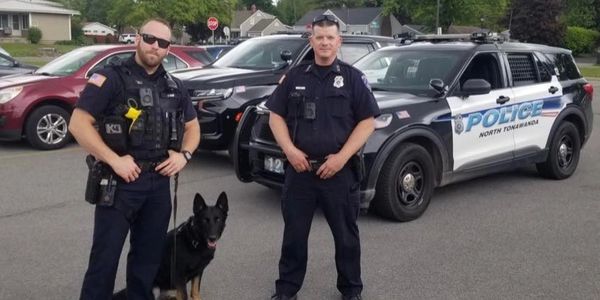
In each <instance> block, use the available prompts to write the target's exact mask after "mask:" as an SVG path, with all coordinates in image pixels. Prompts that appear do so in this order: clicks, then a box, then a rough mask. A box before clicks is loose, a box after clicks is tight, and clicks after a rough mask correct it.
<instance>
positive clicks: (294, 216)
mask: <svg viewBox="0 0 600 300" xmlns="http://www.w3.org/2000/svg"><path fill="white" fill-rule="evenodd" d="M310 44H311V46H312V49H313V51H314V56H315V59H314V61H312V62H309V63H305V64H300V65H299V66H297V67H295V68H292V69H291V70H290V71H289V72H288V74H287V75H286V76H285V77H284V78H282V80H281V81H280V84H279V86H278V87H277V89H276V90H275V92H274V93H273V95H271V97H270V98H269V100H268V101H267V104H266V106H267V107H268V108H269V109H270V111H271V113H270V120H269V125H270V127H271V130H272V132H273V136H274V137H275V139H276V140H277V143H278V144H279V146H280V147H281V148H282V150H283V152H284V153H285V156H286V158H287V162H288V166H287V168H286V170H285V184H284V187H283V196H282V201H281V206H282V208H281V209H282V213H283V220H284V223H285V227H284V233H283V245H282V247H281V258H280V260H279V279H278V280H277V281H276V282H275V287H276V292H275V295H273V296H272V299H276V300H284V299H296V293H298V291H299V290H300V288H301V287H302V282H303V281H304V276H305V273H306V263H307V258H308V250H307V248H308V245H307V241H308V235H309V232H310V227H311V223H312V218H313V215H314V211H315V209H316V208H317V207H320V208H321V210H322V211H323V214H324V216H325V218H326V220H327V223H328V224H329V227H330V228H331V231H332V233H333V238H334V241H335V263H336V268H337V274H338V277H337V288H338V290H339V291H340V293H341V294H342V299H344V300H359V299H361V292H362V288H363V284H362V280H361V275H360V272H361V271H360V270H361V269H360V239H359V232H358V225H357V223H356V220H357V217H358V214H359V200H360V199H359V198H360V197H359V177H360V174H359V172H358V170H357V169H358V168H353V165H354V166H356V164H353V163H352V162H356V155H355V154H356V153H357V152H358V151H359V149H360V148H361V147H362V146H363V145H364V144H365V142H366V141H367V138H368V137H369V135H370V134H371V133H372V132H373V130H374V128H375V121H374V117H375V116H377V115H379V107H378V106H377V103H376V102H375V99H374V97H373V94H372V93H371V90H370V87H369V85H368V82H367V80H366V78H365V76H364V75H363V74H362V73H361V72H360V71H358V70H357V69H355V68H354V67H352V66H350V65H348V64H346V63H344V62H342V61H340V60H338V59H337V57H336V55H337V51H338V49H339V47H340V45H341V37H340V34H339V24H338V21H337V19H336V18H335V17H333V16H330V15H321V16H318V17H316V18H315V19H314V20H313V22H312V36H311V37H310Z"/></svg>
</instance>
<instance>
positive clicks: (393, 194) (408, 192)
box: [374, 143, 434, 222]
mask: <svg viewBox="0 0 600 300" xmlns="http://www.w3.org/2000/svg"><path fill="white" fill-rule="evenodd" d="M433 188H434V166H433V160H432V159H431V155H429V153H428V152H427V150H425V148H423V147H422V146H419V145H417V144H412V143H407V144H402V145H400V146H399V147H398V148H397V149H396V150H395V151H394V152H392V154H391V155H390V157H389V158H388V159H387V161H386V162H385V165H384V167H383V169H382V170H381V175H380V177H379V180H378V182H377V190H376V195H375V199H374V201H375V202H374V208H375V211H376V212H377V213H378V214H380V215H381V216H383V217H386V218H390V219H393V220H396V221H401V222H405V221H411V220H414V219H416V218H418V217H420V216H421V215H422V214H423V213H424V212H425V210H426V209H427V206H428V205H429V201H430V200H431V196H432V195H433Z"/></svg>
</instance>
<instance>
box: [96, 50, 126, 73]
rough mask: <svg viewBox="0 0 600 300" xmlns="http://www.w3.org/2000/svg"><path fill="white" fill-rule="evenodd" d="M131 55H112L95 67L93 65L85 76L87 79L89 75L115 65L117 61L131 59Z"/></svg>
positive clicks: (124, 53)
mask: <svg viewBox="0 0 600 300" xmlns="http://www.w3.org/2000/svg"><path fill="white" fill-rule="evenodd" d="M132 54H133V51H130V52H123V53H116V54H113V55H111V56H109V57H107V58H105V59H103V60H101V61H100V62H99V63H98V64H97V65H95V66H94V67H93V68H92V69H91V70H90V71H88V73H87V76H88V77H89V76H90V75H92V74H94V73H96V72H98V70H101V69H103V68H104V67H106V66H107V65H108V64H111V63H117V62H118V61H125V60H127V59H128V58H129V57H131V55H132Z"/></svg>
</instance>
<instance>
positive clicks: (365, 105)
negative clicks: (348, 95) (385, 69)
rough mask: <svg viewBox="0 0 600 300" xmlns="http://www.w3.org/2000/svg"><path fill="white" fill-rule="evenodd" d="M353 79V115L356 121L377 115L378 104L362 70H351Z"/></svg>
mask: <svg viewBox="0 0 600 300" xmlns="http://www.w3.org/2000/svg"><path fill="white" fill-rule="evenodd" d="M353 73H354V74H353V79H354V84H353V87H354V91H353V94H354V99H355V101H354V107H353V109H354V115H355V116H356V119H357V121H358V122H360V121H362V120H364V119H367V118H370V117H377V116H379V114H380V112H379V105H377V101H376V100H375V97H374V96H373V92H371V87H370V86H369V81H367V77H366V76H365V75H364V74H362V72H360V71H358V70H356V71H355V72H353Z"/></svg>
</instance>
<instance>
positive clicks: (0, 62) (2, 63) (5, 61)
mask: <svg viewBox="0 0 600 300" xmlns="http://www.w3.org/2000/svg"><path fill="white" fill-rule="evenodd" d="M13 65H14V64H13V62H12V61H11V60H9V59H6V58H4V57H2V56H0V66H2V67H12V66H13Z"/></svg>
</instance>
